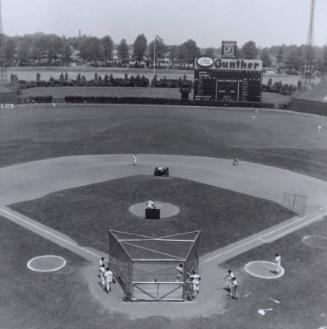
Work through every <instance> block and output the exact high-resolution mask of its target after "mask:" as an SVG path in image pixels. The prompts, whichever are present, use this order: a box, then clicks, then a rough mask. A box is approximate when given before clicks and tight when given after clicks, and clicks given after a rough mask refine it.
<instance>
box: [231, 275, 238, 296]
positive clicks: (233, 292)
mask: <svg viewBox="0 0 327 329" xmlns="http://www.w3.org/2000/svg"><path fill="white" fill-rule="evenodd" d="M237 287H238V284H237V281H236V278H235V277H234V278H233V279H232V286H231V293H230V295H229V296H230V297H231V298H235V299H240V296H239V294H238V292H237Z"/></svg>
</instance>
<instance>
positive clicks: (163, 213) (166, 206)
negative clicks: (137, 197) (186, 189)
mask: <svg viewBox="0 0 327 329" xmlns="http://www.w3.org/2000/svg"><path fill="white" fill-rule="evenodd" d="M154 203H155V205H156V207H157V208H159V209H160V218H169V217H173V216H176V215H177V214H178V213H179V208H178V207H177V206H174V205H173V204H171V203H167V202H161V201H154ZM145 207H146V201H144V202H140V203H136V204H134V205H132V206H130V207H129V211H130V212H131V213H132V214H134V215H136V216H138V217H141V218H144V217H145Z"/></svg>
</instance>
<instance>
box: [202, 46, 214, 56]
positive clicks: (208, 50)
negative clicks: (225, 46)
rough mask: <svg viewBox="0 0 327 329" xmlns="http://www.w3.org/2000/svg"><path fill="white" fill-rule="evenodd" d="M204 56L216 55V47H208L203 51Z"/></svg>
mask: <svg viewBox="0 0 327 329" xmlns="http://www.w3.org/2000/svg"><path fill="white" fill-rule="evenodd" d="M203 56H208V57H214V56H215V48H212V47H209V48H206V49H205V50H204V52H203Z"/></svg>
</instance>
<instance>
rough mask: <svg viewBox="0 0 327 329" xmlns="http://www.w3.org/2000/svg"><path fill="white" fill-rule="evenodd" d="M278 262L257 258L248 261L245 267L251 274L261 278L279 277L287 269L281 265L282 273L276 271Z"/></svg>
mask: <svg viewBox="0 0 327 329" xmlns="http://www.w3.org/2000/svg"><path fill="white" fill-rule="evenodd" d="M276 268H277V266H276V264H275V263H274V262H269V261H266V260H257V261H253V262H250V263H247V264H246V265H245V266H244V269H245V271H246V272H247V273H249V274H250V275H252V276H254V277H256V278H260V279H278V278H280V277H281V276H283V275H284V273H285V270H284V268H283V267H281V271H280V273H276V272H275V271H276Z"/></svg>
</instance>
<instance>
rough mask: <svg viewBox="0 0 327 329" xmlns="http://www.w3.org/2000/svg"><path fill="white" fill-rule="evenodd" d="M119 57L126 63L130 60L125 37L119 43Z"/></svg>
mask: <svg viewBox="0 0 327 329" xmlns="http://www.w3.org/2000/svg"><path fill="white" fill-rule="evenodd" d="M118 58H119V60H120V61H121V63H122V64H126V63H127V62H128V60H129V52H128V46H127V43H126V40H125V39H122V40H121V41H120V44H119V45H118Z"/></svg>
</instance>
